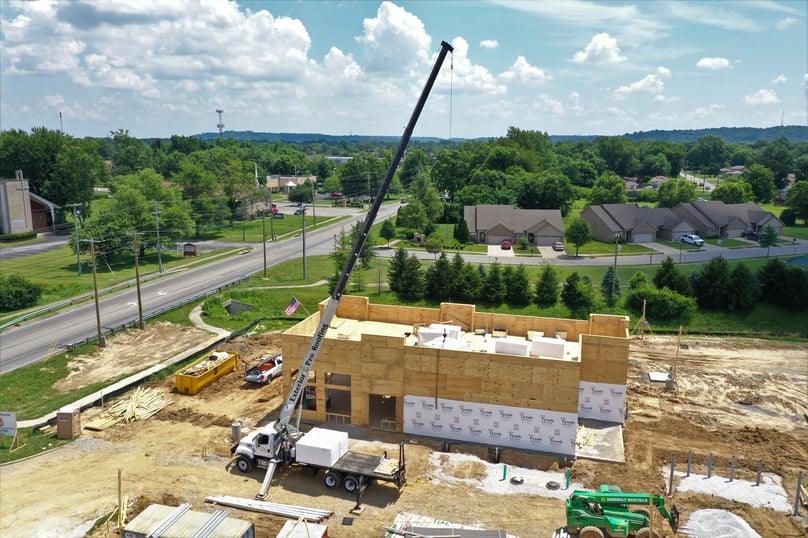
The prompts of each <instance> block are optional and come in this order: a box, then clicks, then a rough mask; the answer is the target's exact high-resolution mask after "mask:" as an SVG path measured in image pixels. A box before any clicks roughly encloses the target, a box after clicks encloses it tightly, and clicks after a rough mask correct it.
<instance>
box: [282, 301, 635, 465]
mask: <svg viewBox="0 0 808 538" xmlns="http://www.w3.org/2000/svg"><path fill="white" fill-rule="evenodd" d="M329 300H330V299H326V300H325V301H323V302H322V303H320V305H319V309H318V312H316V313H314V314H312V315H311V316H309V317H307V318H306V319H305V320H303V321H302V322H300V323H298V324H297V325H295V326H294V327H292V328H290V329H288V330H287V331H285V332H284V333H283V337H282V338H283V339H282V345H283V356H284V362H285V365H286V368H285V372H284V377H283V383H284V392H288V390H289V389H290V387H291V383H292V380H293V379H294V376H295V375H296V374H297V370H298V368H299V366H300V364H301V362H302V359H303V357H304V355H305V353H306V352H307V351H308V348H309V345H310V343H311V340H312V336H313V333H314V331H315V330H316V329H317V327H318V324H319V321H320V316H321V315H322V313H323V311H324V309H325V306H326V304H327V302H328V301H329ZM629 330H630V328H629V318H628V317H626V316H612V315H601V314H592V315H590V317H589V320H574V319H555V318H543V317H530V316H514V315H510V314H496V313H487V312H477V310H476V307H475V306H474V305H467V304H455V303H443V304H441V306H440V308H420V307H407V306H391V305H375V304H371V303H370V301H369V300H368V299H367V298H366V297H353V296H344V297H342V298H341V301H340V304H339V308H338V310H337V314H336V316H335V317H334V320H333V321H332V323H331V325H330V329H329V330H328V333H327V335H326V338H325V340H324V342H323V347H322V349H320V351H319V354H318V357H317V362H316V364H315V365H314V367H313V369H312V372H311V376H310V378H309V381H308V385H307V387H306V389H305V393H304V396H303V399H302V403H301V406H302V417H303V419H304V420H311V421H316V422H338V423H346V424H352V425H355V426H361V427H368V426H370V427H381V428H385V429H390V430H395V431H401V432H406V433H411V434H418V435H427V436H433V437H437V438H441V439H447V440H457V441H464V442H473V443H483V444H495V445H497V446H507V447H513V448H522V449H528V450H537V451H544V452H552V453H556V454H563V455H572V456H574V455H575V450H576V449H575V447H576V444H575V441H576V429H577V426H578V419H580V418H589V419H598V420H602V421H607V422H612V423H622V422H623V417H624V414H625V405H626V378H627V371H628V353H629Z"/></svg>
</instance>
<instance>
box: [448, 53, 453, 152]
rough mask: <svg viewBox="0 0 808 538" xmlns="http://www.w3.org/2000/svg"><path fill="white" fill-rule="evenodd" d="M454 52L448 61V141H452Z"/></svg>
mask: <svg viewBox="0 0 808 538" xmlns="http://www.w3.org/2000/svg"><path fill="white" fill-rule="evenodd" d="M453 83H454V51H452V57H451V58H450V59H449V140H451V139H452V104H453V98H454V92H453V89H454V86H453Z"/></svg>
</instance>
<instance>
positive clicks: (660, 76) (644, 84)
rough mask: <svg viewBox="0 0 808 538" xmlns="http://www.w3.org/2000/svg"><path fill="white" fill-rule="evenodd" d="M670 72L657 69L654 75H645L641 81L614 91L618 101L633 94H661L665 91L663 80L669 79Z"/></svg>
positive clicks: (662, 68)
mask: <svg viewBox="0 0 808 538" xmlns="http://www.w3.org/2000/svg"><path fill="white" fill-rule="evenodd" d="M670 76H671V72H670V70H669V69H668V68H666V67H657V70H656V72H655V73H652V74H650V75H646V76H645V77H643V78H642V79H641V80H638V81H636V82H632V83H631V84H629V85H628V86H620V87H619V88H617V89H616V90H615V91H614V95H615V97H617V98H618V99H622V98H625V97H626V96H628V95H630V94H635V93H650V94H653V95H657V94H661V93H662V92H663V91H664V90H665V82H664V81H665V80H666V79H668V78H670Z"/></svg>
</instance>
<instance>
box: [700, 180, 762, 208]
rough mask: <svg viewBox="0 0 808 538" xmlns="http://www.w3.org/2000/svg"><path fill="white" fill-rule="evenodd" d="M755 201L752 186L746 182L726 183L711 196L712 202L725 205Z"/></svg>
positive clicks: (714, 190)
mask: <svg viewBox="0 0 808 538" xmlns="http://www.w3.org/2000/svg"><path fill="white" fill-rule="evenodd" d="M754 199H755V193H754V192H752V186H751V185H750V184H749V183H747V182H746V181H744V180H736V181H731V180H728V181H724V182H723V183H721V184H720V185H719V186H717V187H716V188H715V189H713V192H712V193H711V194H710V200H714V201H719V202H724V203H725V204H743V203H746V202H751V201H753V200H754Z"/></svg>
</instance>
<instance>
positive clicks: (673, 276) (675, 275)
mask: <svg viewBox="0 0 808 538" xmlns="http://www.w3.org/2000/svg"><path fill="white" fill-rule="evenodd" d="M653 281H654V286H656V287H657V289H660V290H661V289H662V288H668V289H669V290H673V291H675V292H676V293H679V294H680V295H686V296H688V297H690V296H692V295H693V287H692V286H691V284H690V281H689V280H688V279H687V277H686V276H684V275H683V274H681V273H680V272H679V269H677V268H676V263H674V261H673V258H671V257H670V256H668V257H667V258H665V259H664V260H662V263H661V264H660V265H659V268H658V269H657V271H656V273H655V274H654V278H653Z"/></svg>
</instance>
